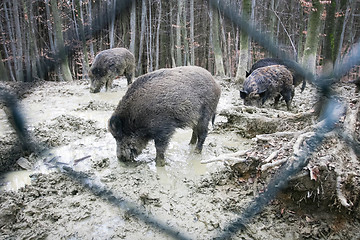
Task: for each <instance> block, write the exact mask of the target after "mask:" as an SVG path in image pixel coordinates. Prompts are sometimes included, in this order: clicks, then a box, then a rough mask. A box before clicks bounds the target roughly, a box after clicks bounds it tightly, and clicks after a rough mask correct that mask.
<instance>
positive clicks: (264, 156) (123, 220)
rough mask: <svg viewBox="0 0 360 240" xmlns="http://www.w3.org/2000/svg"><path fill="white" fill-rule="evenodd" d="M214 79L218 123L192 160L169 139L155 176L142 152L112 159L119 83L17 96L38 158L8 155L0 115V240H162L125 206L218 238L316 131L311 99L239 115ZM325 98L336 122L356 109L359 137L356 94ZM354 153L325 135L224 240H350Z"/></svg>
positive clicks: (342, 88) (36, 89) (231, 90)
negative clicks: (132, 159) (337, 105)
mask: <svg viewBox="0 0 360 240" xmlns="http://www.w3.org/2000/svg"><path fill="white" fill-rule="evenodd" d="M218 81H219V82H220V83H221V87H222V95H221V99H220V103H219V107H218V113H219V114H218V116H217V118H216V122H215V125H214V126H209V127H210V129H211V130H210V132H209V135H208V138H207V139H206V141H205V145H204V149H203V153H202V154H201V155H196V154H194V153H193V152H192V150H193V149H192V148H191V147H190V146H189V145H188V142H189V140H190V138H191V131H190V130H189V129H186V130H179V131H177V133H176V134H175V135H174V137H173V138H172V140H171V143H170V146H169V149H168V151H167V153H166V162H167V165H166V166H165V167H156V166H155V163H154V158H155V149H154V144H153V143H150V144H149V145H148V147H147V148H146V149H145V150H144V151H143V153H142V154H141V155H140V156H139V157H138V159H137V161H138V163H139V164H134V165H124V164H123V163H120V162H118V160H117V158H116V153H115V140H114V139H113V137H112V136H111V134H110V133H109V132H108V131H107V121H108V119H109V118H110V116H111V114H112V112H113V111H114V109H115V108H116V106H117V103H118V102H119V100H120V99H121V97H122V96H123V94H124V93H125V91H126V89H127V86H126V81H125V80H124V79H120V80H116V81H114V88H113V89H112V90H111V91H110V92H103V91H102V92H100V93H98V94H90V93H89V87H88V84H87V83H84V82H80V81H74V82H70V83H64V82H60V83H59V82H43V83H41V84H36V86H31V88H30V87H29V89H28V90H26V91H23V95H22V100H21V107H22V110H23V113H24V116H25V117H26V120H27V124H28V126H29V130H30V132H31V134H32V136H33V138H34V139H35V140H36V141H37V142H38V143H41V144H42V145H44V146H47V147H48V149H49V150H48V151H45V152H42V153H41V154H38V155H30V156H28V155H24V156H22V155H21V153H20V152H19V151H16V150H14V149H16V148H15V147H14V146H16V145H17V141H16V135H15V133H14V131H13V130H12V129H11V128H10V127H9V124H8V122H7V119H6V115H5V113H4V112H3V111H2V110H1V111H0V123H1V125H0V134H1V138H0V139H1V140H0V155H1V156H2V157H0V165H1V167H2V168H1V170H2V172H4V171H6V173H5V174H3V175H2V177H1V179H0V181H1V183H2V186H1V190H0V239H172V237H170V236H169V235H167V234H166V233H164V231H163V230H161V229H159V228H157V227H154V226H152V225H147V224H146V223H144V221H143V220H142V219H141V218H138V217H137V214H136V212H137V211H135V210H131V207H132V206H135V208H136V209H138V211H144V212H145V213H146V217H145V218H147V217H152V218H155V219H157V220H159V221H160V222H161V223H164V225H167V226H170V227H171V228H174V229H175V232H177V231H178V232H180V233H181V234H183V235H185V236H188V237H189V238H191V239H213V238H216V237H217V236H219V235H220V234H221V233H222V231H223V230H224V229H225V228H226V227H227V226H228V224H229V223H231V222H232V221H234V220H235V219H236V218H237V217H238V216H239V214H240V213H241V212H242V211H243V210H244V209H245V208H246V207H247V206H248V204H249V203H251V202H252V201H253V200H254V198H255V197H256V196H258V195H259V193H261V192H263V191H264V189H266V184H267V182H268V181H269V180H270V179H271V178H272V177H273V176H274V174H275V173H276V172H277V170H278V169H279V166H281V163H283V162H284V161H288V160H289V159H291V155H292V154H293V151H294V150H296V148H294V145H296V144H298V145H299V146H300V145H301V144H303V145H304V144H305V141H302V142H301V141H300V143H299V141H298V140H299V139H300V137H301V136H302V137H303V138H304V139H306V137H308V135H306V133H308V132H311V131H312V129H313V126H314V124H316V118H315V116H314V115H313V114H311V109H312V108H313V106H314V104H315V102H316V91H315V89H314V88H313V87H312V86H309V85H308V86H307V87H306V89H305V91H304V92H303V93H300V89H299V88H297V89H296V93H295V98H294V100H293V109H292V111H291V112H288V111H286V106H285V104H284V103H282V104H281V106H280V107H279V109H277V110H276V109H273V108H272V106H270V104H271V103H272V102H268V104H266V106H264V108H252V107H245V106H244V105H243V103H242V101H241V100H240V98H239V92H238V90H237V89H236V87H235V86H234V85H233V84H231V83H229V82H226V81H223V80H220V79H218ZM12 87H14V86H12ZM15 87H16V86H15ZM23 88H24V87H21V86H20V87H17V88H16V89H18V91H20V90H21V89H22V90H24V89H23ZM336 90H337V92H338V93H339V96H341V98H342V99H343V101H344V102H345V103H346V104H347V106H348V108H349V110H348V111H347V113H351V110H352V111H353V112H356V114H355V123H352V125H354V128H355V129H354V131H355V132H356V136H359V123H358V121H359V116H358V114H357V110H358V109H357V108H358V106H359V102H360V101H358V100H359V96H358V95H357V93H355V92H354V89H353V86H349V85H347V84H346V83H340V84H338V85H337V86H336ZM309 113H310V114H309ZM347 118H350V117H348V115H346V117H345V116H344V117H343V118H342V121H343V122H344V123H345V122H346V121H347ZM350 125H351V124H350ZM277 133H279V134H277ZM238 151H240V152H238ZM234 152H235V153H236V152H237V153H238V155H239V156H236V154H234ZM229 154H230V155H229ZM231 154H233V155H231ZM354 154H355V153H354V152H351V149H349V148H348V146H347V145H346V144H344V143H343V141H342V140H341V139H340V138H339V137H337V136H336V134H335V133H334V134H330V135H329V136H327V137H326V139H325V141H324V143H323V144H322V145H321V146H320V147H319V148H318V149H317V150H316V152H315V153H314V154H313V156H311V159H310V162H309V164H308V166H307V167H306V168H304V170H303V171H302V172H301V173H300V174H298V175H297V177H296V178H293V179H292V180H291V182H290V183H289V185H288V187H287V188H286V189H285V190H283V191H282V192H281V193H280V194H278V196H277V197H276V199H274V200H272V201H271V202H270V204H269V205H268V206H266V207H265V208H264V210H263V211H262V212H261V213H260V214H258V215H256V216H255V217H254V218H253V219H251V220H250V222H249V224H248V225H247V228H246V229H245V230H242V231H238V232H237V233H236V234H234V235H233V238H234V239H359V238H360V221H359V220H360V219H359V217H358V216H360V214H359V213H360V206H359V201H360V199H359V197H358V196H360V194H359V192H360V190H359V189H360V183H359V182H360V181H359V178H360V177H359V176H360V167H359V166H360V164H359V158H358V157H357V156H356V155H354ZM242 160H244V161H242ZM209 161H210V162H209ZM201 162H202V163H201ZM205 162H209V163H205ZM270 163H273V164H270ZM67 169H73V170H74V171H76V172H77V173H79V174H76V176H75V177H74V175H71V174H69V173H73V172H71V171H70V172H69V170H67ZM71 176H73V177H71ZM24 184H25V186H23V185H24ZM104 189H107V190H108V191H105V190H104ZM110 191H111V194H112V195H113V196H112V197H109V195H107V194H110ZM104 194H105V196H104ZM99 195H100V196H102V197H99ZM127 203H130V205H127ZM139 209H140V210H139ZM160 225H161V224H160Z"/></svg>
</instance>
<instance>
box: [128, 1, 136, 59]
mask: <svg viewBox="0 0 360 240" xmlns="http://www.w3.org/2000/svg"><path fill="white" fill-rule="evenodd" d="M135 42H136V1H133V2H132V5H131V12H130V47H129V50H130V52H132V53H133V54H134V56H135Z"/></svg>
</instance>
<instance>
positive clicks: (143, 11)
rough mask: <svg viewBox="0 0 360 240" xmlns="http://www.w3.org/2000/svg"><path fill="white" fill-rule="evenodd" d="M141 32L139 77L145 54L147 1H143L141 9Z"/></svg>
mask: <svg viewBox="0 0 360 240" xmlns="http://www.w3.org/2000/svg"><path fill="white" fill-rule="evenodd" d="M141 9H142V10H141V32H140V43H139V58H138V64H137V68H136V69H137V72H138V74H139V75H142V71H143V70H142V61H143V59H142V54H143V48H144V46H143V45H144V37H145V31H146V25H145V24H146V21H145V19H146V12H147V10H146V0H142V7H141Z"/></svg>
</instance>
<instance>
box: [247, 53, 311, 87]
mask: <svg viewBox="0 0 360 240" xmlns="http://www.w3.org/2000/svg"><path fill="white" fill-rule="evenodd" d="M286 63H288V64H296V62H294V61H291V60H283V59H280V58H264V59H260V60H259V61H257V62H256V63H254V64H253V65H252V67H251V69H250V70H249V72H248V71H246V77H248V76H249V75H250V74H251V73H252V72H253V71H254V70H255V69H258V68H261V67H266V66H271V65H284V66H285V67H286V68H287V69H289V70H290V71H291V74H292V75H293V85H294V86H295V87H297V86H299V85H300V83H302V86H301V92H302V91H304V89H305V87H306V81H305V78H304V77H303V76H301V74H299V73H297V72H296V71H295V70H293V69H292V68H291V67H289V66H287V65H286Z"/></svg>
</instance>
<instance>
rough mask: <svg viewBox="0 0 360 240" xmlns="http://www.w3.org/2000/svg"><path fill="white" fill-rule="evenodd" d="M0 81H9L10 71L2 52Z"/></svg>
mask: <svg viewBox="0 0 360 240" xmlns="http://www.w3.org/2000/svg"><path fill="white" fill-rule="evenodd" d="M0 81H9V77H8V73H7V71H6V68H5V66H4V62H3V60H2V59H1V54H0Z"/></svg>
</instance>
